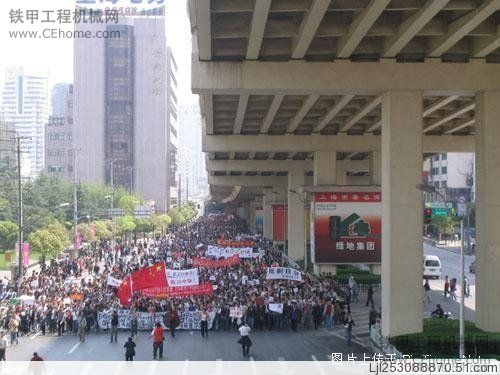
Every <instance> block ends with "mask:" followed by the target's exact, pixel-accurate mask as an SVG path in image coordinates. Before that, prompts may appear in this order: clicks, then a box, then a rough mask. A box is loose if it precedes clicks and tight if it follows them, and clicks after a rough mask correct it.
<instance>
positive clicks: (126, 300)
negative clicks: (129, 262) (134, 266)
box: [118, 276, 132, 306]
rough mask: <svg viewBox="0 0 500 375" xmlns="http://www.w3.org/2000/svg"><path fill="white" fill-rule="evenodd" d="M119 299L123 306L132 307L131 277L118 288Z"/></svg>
mask: <svg viewBox="0 0 500 375" xmlns="http://www.w3.org/2000/svg"><path fill="white" fill-rule="evenodd" d="M118 298H119V299H120V303H121V304H122V305H123V306H129V305H130V299H131V298H132V286H131V285H130V276H127V277H126V278H125V279H124V280H123V282H122V283H121V284H120V286H119V287H118Z"/></svg>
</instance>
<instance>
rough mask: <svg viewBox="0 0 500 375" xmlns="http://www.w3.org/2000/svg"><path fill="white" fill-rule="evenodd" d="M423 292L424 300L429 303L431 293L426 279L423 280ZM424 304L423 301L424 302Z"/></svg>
mask: <svg viewBox="0 0 500 375" xmlns="http://www.w3.org/2000/svg"><path fill="white" fill-rule="evenodd" d="M424 291H425V299H426V300H427V303H431V302H432V301H431V295H430V292H431V286H430V285H429V280H428V279H426V280H425V284H424ZM424 302H425V300H424Z"/></svg>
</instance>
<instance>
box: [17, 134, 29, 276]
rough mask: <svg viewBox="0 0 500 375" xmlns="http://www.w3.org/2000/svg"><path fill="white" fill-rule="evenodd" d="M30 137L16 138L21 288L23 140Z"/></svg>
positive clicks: (20, 274) (18, 254)
mask: <svg viewBox="0 0 500 375" xmlns="http://www.w3.org/2000/svg"><path fill="white" fill-rule="evenodd" d="M27 138H28V137H20V136H16V137H15V140H16V152H17V188H18V199H19V202H18V204H19V206H18V210H19V215H18V219H17V220H18V227H19V233H18V253H17V257H18V267H19V269H18V276H17V277H18V278H17V283H18V286H21V284H22V282H23V252H22V248H23V242H24V238H23V229H24V228H23V182H22V176H21V139H27Z"/></svg>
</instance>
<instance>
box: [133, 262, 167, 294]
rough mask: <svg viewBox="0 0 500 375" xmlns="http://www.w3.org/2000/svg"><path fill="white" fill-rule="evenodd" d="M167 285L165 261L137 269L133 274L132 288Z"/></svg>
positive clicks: (134, 289) (139, 288)
mask: <svg viewBox="0 0 500 375" xmlns="http://www.w3.org/2000/svg"><path fill="white" fill-rule="evenodd" d="M161 287H165V288H166V287H167V275H166V272H165V263H164V262H160V263H156V264H153V265H152V266H149V267H146V268H143V269H141V270H139V271H135V272H134V273H133V274H132V290H133V291H134V292H135V291H137V290H142V289H148V288H161Z"/></svg>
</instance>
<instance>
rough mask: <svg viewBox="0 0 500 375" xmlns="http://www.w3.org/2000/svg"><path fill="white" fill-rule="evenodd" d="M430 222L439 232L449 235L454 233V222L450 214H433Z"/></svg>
mask: <svg viewBox="0 0 500 375" xmlns="http://www.w3.org/2000/svg"><path fill="white" fill-rule="evenodd" d="M432 224H433V225H435V226H436V228H437V229H438V232H439V233H440V234H444V235H446V236H449V235H452V234H453V233H455V223H454V222H453V219H452V218H451V217H450V216H434V217H433V218H432Z"/></svg>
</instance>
